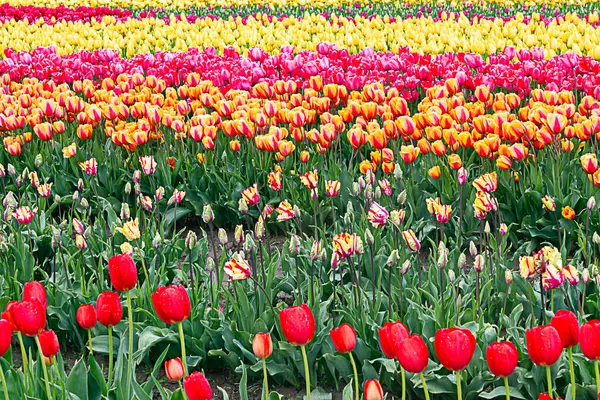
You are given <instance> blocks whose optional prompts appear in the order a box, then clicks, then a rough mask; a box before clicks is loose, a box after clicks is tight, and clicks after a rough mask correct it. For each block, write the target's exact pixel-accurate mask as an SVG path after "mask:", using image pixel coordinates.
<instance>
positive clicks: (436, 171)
mask: <svg viewBox="0 0 600 400" xmlns="http://www.w3.org/2000/svg"><path fill="white" fill-rule="evenodd" d="M427 173H428V174H429V176H430V177H431V178H433V179H438V178H439V177H440V176H441V174H442V172H441V171H440V167H439V166H437V165H436V166H435V167H431V168H429V171H427Z"/></svg>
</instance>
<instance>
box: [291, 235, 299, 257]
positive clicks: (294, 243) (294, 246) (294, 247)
mask: <svg viewBox="0 0 600 400" xmlns="http://www.w3.org/2000/svg"><path fill="white" fill-rule="evenodd" d="M289 250H290V254H291V255H293V256H295V255H298V254H300V239H299V238H298V235H296V234H292V237H291V238H290V247H289Z"/></svg>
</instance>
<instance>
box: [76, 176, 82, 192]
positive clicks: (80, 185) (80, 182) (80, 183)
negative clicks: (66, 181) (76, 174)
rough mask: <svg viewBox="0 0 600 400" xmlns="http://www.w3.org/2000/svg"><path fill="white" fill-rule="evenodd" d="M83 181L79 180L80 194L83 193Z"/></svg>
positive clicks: (78, 188)
mask: <svg viewBox="0 0 600 400" xmlns="http://www.w3.org/2000/svg"><path fill="white" fill-rule="evenodd" d="M83 188H84V185H83V179H81V178H79V180H78V181H77V190H79V191H80V192H83Z"/></svg>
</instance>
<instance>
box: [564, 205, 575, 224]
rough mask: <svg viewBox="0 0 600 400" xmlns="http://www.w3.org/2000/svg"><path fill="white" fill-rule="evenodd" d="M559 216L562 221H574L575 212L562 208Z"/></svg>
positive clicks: (567, 207)
mask: <svg viewBox="0 0 600 400" xmlns="http://www.w3.org/2000/svg"><path fill="white" fill-rule="evenodd" d="M561 214H562V216H563V218H564V219H566V220H569V221H571V220H574V219H575V216H576V214H575V210H573V209H572V208H571V207H569V206H566V207H563V209H562V212H561Z"/></svg>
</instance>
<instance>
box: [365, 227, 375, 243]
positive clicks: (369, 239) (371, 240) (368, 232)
mask: <svg viewBox="0 0 600 400" xmlns="http://www.w3.org/2000/svg"><path fill="white" fill-rule="evenodd" d="M365 241H366V242H367V245H369V246H373V244H374V243H375V238H374V237H373V234H372V233H371V230H370V229H369V228H367V229H366V230H365Z"/></svg>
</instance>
